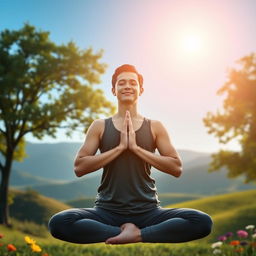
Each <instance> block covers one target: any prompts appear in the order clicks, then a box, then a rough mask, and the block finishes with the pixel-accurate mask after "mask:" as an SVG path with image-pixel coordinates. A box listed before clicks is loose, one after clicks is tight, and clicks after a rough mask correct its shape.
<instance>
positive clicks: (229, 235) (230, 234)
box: [225, 232, 233, 238]
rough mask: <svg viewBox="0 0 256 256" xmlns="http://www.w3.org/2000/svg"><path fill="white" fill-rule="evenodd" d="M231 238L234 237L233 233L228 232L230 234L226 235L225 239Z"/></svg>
mask: <svg viewBox="0 0 256 256" xmlns="http://www.w3.org/2000/svg"><path fill="white" fill-rule="evenodd" d="M231 236H233V233H232V232H228V233H226V234H225V237H227V238H228V237H231Z"/></svg>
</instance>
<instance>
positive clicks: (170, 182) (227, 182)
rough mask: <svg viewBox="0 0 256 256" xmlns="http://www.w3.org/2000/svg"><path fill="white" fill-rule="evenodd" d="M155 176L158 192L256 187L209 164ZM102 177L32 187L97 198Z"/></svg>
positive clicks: (60, 196) (61, 194) (45, 192)
mask: <svg viewBox="0 0 256 256" xmlns="http://www.w3.org/2000/svg"><path fill="white" fill-rule="evenodd" d="M152 177H153V178H155V181H156V186H157V191H158V194H164V193H175V194H177V193H181V194H197V195H213V194H222V193H230V192H233V191H239V190H240V191H242V190H249V189H255V188H256V185H255V184H244V183H243V181H242V179H241V178H238V179H228V178H227V177H226V171H225V170H221V171H219V172H213V173H208V172H207V165H198V166H194V167H193V168H191V169H186V170H184V172H183V174H182V176H181V177H180V178H178V179H177V178H174V177H172V176H171V175H169V174H166V173H163V172H160V171H153V172H152ZM100 180H101V177H100V176H96V175H93V174H92V173H90V174H87V175H85V176H84V177H81V178H77V180H75V181H72V182H64V183H63V182H62V183H56V184H44V185H34V186H33V185H31V186H30V187H31V188H32V189H33V190H36V191H38V192H39V193H41V194H43V195H45V196H48V197H53V198H55V199H58V200H62V201H67V200H73V199H77V198H81V197H93V198H95V196H96V194H97V188H98V186H99V184H100ZM20 189H22V187H21V188H20ZM23 189H25V187H23Z"/></svg>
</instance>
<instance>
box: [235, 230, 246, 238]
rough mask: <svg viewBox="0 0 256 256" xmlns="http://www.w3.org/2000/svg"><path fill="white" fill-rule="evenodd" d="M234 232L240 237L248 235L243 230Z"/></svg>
mask: <svg viewBox="0 0 256 256" xmlns="http://www.w3.org/2000/svg"><path fill="white" fill-rule="evenodd" d="M236 233H237V235H238V236H239V237H241V238H246V237H247V236H248V233H247V232H246V231H244V230H238V231H237V232H236Z"/></svg>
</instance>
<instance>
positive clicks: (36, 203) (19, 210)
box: [9, 189, 70, 224]
mask: <svg viewBox="0 0 256 256" xmlns="http://www.w3.org/2000/svg"><path fill="white" fill-rule="evenodd" d="M10 195H11V198H12V200H13V203H12V204H11V205H10V209H9V210H10V216H11V217H12V218H15V219H17V220H20V221H29V222H35V223H37V224H47V223H48V220H49V218H50V217H51V216H52V215H53V214H55V213H56V212H59V211H62V210H65V209H68V208H70V206H69V205H67V204H64V203H62V202H59V201H57V200H55V199H52V198H47V197H45V196H43V195H40V194H39V193H37V192H36V191H32V190H28V191H25V192H24V191H18V190H13V189H12V190H11V191H10Z"/></svg>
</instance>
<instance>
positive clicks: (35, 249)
mask: <svg viewBox="0 0 256 256" xmlns="http://www.w3.org/2000/svg"><path fill="white" fill-rule="evenodd" d="M31 250H32V251H33V252H41V251H42V249H41V248H40V246H38V245H37V244H31Z"/></svg>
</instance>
